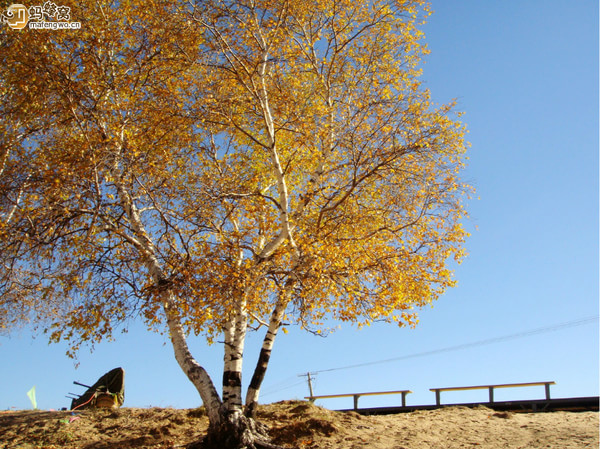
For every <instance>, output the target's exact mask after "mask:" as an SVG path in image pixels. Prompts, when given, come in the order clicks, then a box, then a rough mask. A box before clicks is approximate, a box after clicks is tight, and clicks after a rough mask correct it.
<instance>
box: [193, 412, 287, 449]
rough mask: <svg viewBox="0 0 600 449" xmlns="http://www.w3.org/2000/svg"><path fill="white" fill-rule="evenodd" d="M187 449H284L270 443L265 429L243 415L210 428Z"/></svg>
mask: <svg viewBox="0 0 600 449" xmlns="http://www.w3.org/2000/svg"><path fill="white" fill-rule="evenodd" d="M187 449H284V448H283V447H282V446H277V445H275V444H272V443H271V438H270V437H269V435H268V433H267V427H266V426H265V425H263V424H261V423H259V422H257V421H255V420H254V419H253V418H248V417H246V416H244V415H241V416H237V417H230V418H229V419H226V420H225V421H224V422H223V423H222V424H221V425H220V426H216V427H211V428H209V430H208V434H207V435H206V437H205V438H204V439H203V440H202V441H200V442H198V443H193V444H191V445H189V446H188V447H187Z"/></svg>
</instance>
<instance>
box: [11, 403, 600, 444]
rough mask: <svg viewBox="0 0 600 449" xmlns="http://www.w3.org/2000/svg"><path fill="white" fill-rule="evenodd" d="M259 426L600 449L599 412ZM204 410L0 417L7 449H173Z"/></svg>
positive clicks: (310, 433)
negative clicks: (599, 448)
mask: <svg viewBox="0 0 600 449" xmlns="http://www.w3.org/2000/svg"><path fill="white" fill-rule="evenodd" d="M259 416H260V420H261V421H262V422H264V423H265V424H267V425H268V426H269V428H270V429H271V435H272V436H273V440H274V442H275V443H278V444H280V445H282V446H284V447H289V448H299V449H303V448H315V449H316V448H319V449H359V448H370V449H384V448H385V449H428V448H436V449H437V448H441V449H453V448H489V449H499V448H523V449H524V448H527V449H531V448H556V449H571V448H573V449H575V448H581V449H583V448H589V449H596V448H598V446H599V438H598V424H599V422H598V413H597V412H581V413H573V412H551V413H514V414H513V413H496V412H494V411H493V410H490V409H488V408H485V407H478V408H475V409H469V408H466V407H449V408H444V409H439V410H433V411H417V412H413V413H405V414H397V415H387V416H360V415H358V414H357V413H354V412H348V413H342V412H333V411H330V410H327V409H323V408H320V407H317V406H315V405H313V404H310V403H307V402H299V401H284V402H279V403H276V404H270V405H265V406H262V407H261V409H260V412H259ZM207 425H208V420H207V418H206V416H205V414H204V412H203V409H194V410H178V409H169V408H166V409H164V408H151V409H138V408H122V409H116V410H106V409H101V410H88V411H83V412H80V413H74V414H73V413H71V412H54V411H16V412H12V411H11V412H1V413H0V449H57V448H67V449H109V448H111V449H113V448H122V449H132V448H148V449H159V448H161V449H174V448H186V447H187V446H188V445H189V444H191V443H193V442H194V441H198V440H199V439H201V438H202V436H203V433H204V432H205V430H206V427H207Z"/></svg>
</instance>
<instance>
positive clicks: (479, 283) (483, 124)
mask: <svg viewBox="0 0 600 449" xmlns="http://www.w3.org/2000/svg"><path fill="white" fill-rule="evenodd" d="M432 6H433V9H434V10H435V14H434V15H433V16H432V17H431V18H430V20H429V23H428V24H427V25H426V27H425V31H426V34H427V42H428V45H429V47H430V49H431V52H432V53H431V55H429V56H428V57H427V60H426V61H427V62H426V64H424V75H423V80H424V81H425V83H426V85H427V86H428V87H429V88H430V89H431V91H432V94H433V98H434V100H436V101H437V102H440V103H445V102H448V101H450V100H451V99H452V98H455V97H456V98H457V99H458V109H460V110H463V111H465V112H466V115H465V117H464V121H465V122H466V123H467V124H468V127H469V129H470V134H469V140H470V142H471V144H472V148H471V151H470V153H471V160H470V165H469V168H468V171H467V173H466V178H467V179H468V180H469V181H470V182H471V183H472V184H473V185H475V186H476V188H477V194H478V196H480V197H481V199H480V200H478V201H473V202H472V203H471V204H470V212H471V216H472V218H471V220H470V221H469V223H467V226H468V228H469V229H470V230H471V231H472V233H473V236H472V237H471V238H470V240H469V241H468V243H467V247H468V250H469V253H470V256H469V257H468V259H467V260H466V261H465V262H464V263H463V264H462V265H461V266H459V267H458V269H457V270H456V277H457V279H458V280H459V285H458V287H457V288H455V289H453V290H452V291H449V292H448V293H447V294H446V295H445V296H443V297H442V298H441V299H440V300H439V301H438V302H437V303H436V304H434V308H432V309H427V310H424V311H423V312H422V313H421V322H420V325H419V326H418V327H417V328H416V329H414V330H412V329H398V328H396V327H394V326H388V325H373V326H371V327H370V328H366V329H363V330H361V331H357V330H356V329H355V328H353V327H350V326H348V327H344V328H343V329H341V330H340V331H338V332H336V333H335V334H333V335H330V336H329V337H327V338H321V337H315V336H313V335H310V334H305V333H303V332H302V331H300V330H299V329H291V330H290V333H289V334H288V335H283V334H282V335H280V337H279V339H278V341H277V342H276V344H275V349H274V352H273V358H272V362H271V365H270V368H269V371H268V373H267V379H266V380H265V383H264V389H263V393H264V396H263V397H262V402H274V401H278V400H282V399H292V398H303V397H304V396H306V395H307V394H308V388H307V384H306V380H305V379H304V378H301V377H298V374H301V373H305V372H308V371H310V372H317V371H322V372H320V373H318V374H316V380H315V382H314V388H315V393H316V394H335V393H353V392H364V391H384V390H402V389H410V390H412V391H413V392H414V393H413V394H412V395H410V396H408V403H409V404H413V405H416V404H431V403H433V402H434V395H433V393H432V392H430V391H429V388H432V387H446V386H464V385H480V384H493V383H511V382H529V381H546V380H548V381H556V382H557V385H555V386H553V387H552V390H551V391H552V396H553V397H574V396H595V395H598V366H599V361H598V321H597V320H592V321H591V322H586V323H584V324H581V325H578V326H570V327H561V328H556V329H554V330H553V331H551V332H550V331H548V332H540V333H534V334H532V335H528V336H525V337H523V338H507V339H501V340H500V341H497V342H495V343H490V344H484V345H473V346H469V347H466V348H463V349H456V350H453V351H443V352H436V353H433V354H428V355H427V354H424V353H427V352H430V351H436V350H438V349H444V348H452V347H456V346H460V345H463V344H469V343H473V342H480V341H486V340H490V339H494V338H496V337H504V336H510V335H515V334H520V333H525V332H528V331H532V330H536V329H540V328H548V327H552V326H554V325H559V324H561V323H569V322H573V321H575V320H579V319H582V318H589V317H595V316H597V315H598V2H597V1H596V0H577V1H567V0H519V1H516V0H513V1H501V0H490V1H481V0H452V1H448V0H434V1H433V2H432ZM28 32H32V31H28ZM257 337H258V336H251V338H249V340H248V343H247V353H246V357H247V360H246V363H247V368H248V369H251V368H253V364H254V363H255V360H256V355H257V353H258V338H257ZM191 346H192V349H193V350H194V352H195V354H196V356H197V358H198V360H199V361H200V362H201V363H202V364H203V365H204V366H206V368H207V369H208V370H209V372H210V373H211V374H212V376H213V377H214V379H215V381H216V382H217V383H218V382H219V381H220V378H221V367H222V362H221V358H222V354H221V350H222V348H221V347H220V345H218V344H217V345H215V346H214V347H206V345H205V344H204V343H203V342H202V341H201V340H197V341H196V340H194V341H193V342H192V343H191ZM64 353H65V347H64V346H62V345H52V346H48V345H47V343H46V340H45V339H44V338H43V336H42V337H39V338H37V339H36V340H31V336H30V334H29V333H28V332H27V331H22V332H19V333H16V334H14V335H13V336H11V337H10V338H6V337H0V357H1V360H2V362H1V363H0V385H1V386H0V410H5V409H8V408H10V407H16V408H18V409H23V408H30V407H31V405H30V403H29V400H28V398H27V396H26V392H27V391H28V390H29V389H30V388H31V387H32V386H33V385H35V386H36V388H37V399H38V406H39V407H40V408H43V409H49V408H58V407H61V406H67V405H69V400H68V399H66V398H65V397H64V395H65V394H67V392H70V391H72V392H81V390H82V389H81V388H80V387H77V386H75V385H72V383H71V382H72V381H73V380H79V381H81V382H84V383H93V382H94V381H95V380H96V378H97V377H99V376H100V375H101V374H103V373H104V372H105V371H108V370H109V369H111V368H114V367H117V366H122V367H123V368H125V370H126V399H125V406H129V407H145V406H162V407H166V406H173V407H178V408H187V407H196V406H198V405H200V399H199V397H198V395H197V393H196V392H195V390H194V388H193V387H192V385H191V384H190V383H189V382H188V381H187V379H186V378H185V376H184V375H183V373H182V372H181V371H180V369H179V367H178V366H177V364H176V362H175V360H174V358H173V356H172V351H171V348H170V346H169V344H168V343H166V339H165V338H164V337H161V336H159V335H155V334H148V333H146V332H145V330H144V328H143V326H139V327H138V328H133V329H131V331H130V332H129V333H128V334H125V335H121V336H118V339H117V341H115V342H112V343H102V344H100V345H98V346H97V347H96V349H95V352H94V353H93V354H90V353H89V351H88V350H87V349H83V350H82V352H81V354H80V358H79V362H80V365H79V368H77V369H76V368H75V366H74V363H73V361H71V360H70V359H68V358H67V357H66V356H65V355H64ZM413 354H422V355H421V356H420V357H405V356H410V355H413ZM403 357H404V358H403ZM394 358H395V359H397V360H395V361H390V362H387V363H377V364H369V365H366V366H362V367H357V368H352V369H343V370H335V371H325V370H329V369H332V368H339V367H344V366H351V365H356V364H362V363H367V362H377V361H381V360H387V359H394ZM249 377H250V373H247V374H246V378H245V380H246V381H247V380H248V379H249ZM496 397H497V399H498V400H501V399H505V400H510V399H520V398H541V397H543V388H542V387H537V388H531V389H516V390H515V389H511V390H509V389H506V390H499V391H498V392H497V394H496ZM442 398H443V399H444V400H447V401H448V402H462V401H470V400H473V401H477V400H481V401H485V400H486V398H487V393H486V392H485V391H479V392H477V391H476V392H472V393H468V394H467V393H448V394H447V395H446V397H444V396H443V397H442ZM398 401H399V398H393V397H371V398H366V397H365V398H362V399H361V405H364V406H378V405H384V404H390V403H393V402H396V403H397V402H398ZM320 404H322V405H324V406H327V407H331V408H336V407H351V404H352V399H351V398H346V399H344V400H339V401H334V400H330V401H322V402H320Z"/></svg>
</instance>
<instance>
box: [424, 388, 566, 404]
mask: <svg viewBox="0 0 600 449" xmlns="http://www.w3.org/2000/svg"><path fill="white" fill-rule="evenodd" d="M555 384H556V382H527V383H520V384H499V385H478V386H472V387H445V388H430V389H429V391H434V392H435V404H436V405H441V399H440V394H441V392H442V391H460V390H484V389H487V390H488V391H489V393H490V403H493V402H494V389H495V388H513V387H533V386H537V385H544V387H545V390H546V399H547V400H550V385H555Z"/></svg>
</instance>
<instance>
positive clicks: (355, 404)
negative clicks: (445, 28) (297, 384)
mask: <svg viewBox="0 0 600 449" xmlns="http://www.w3.org/2000/svg"><path fill="white" fill-rule="evenodd" d="M409 393H412V391H410V390H398V391H378V392H371V393H347V394H326V395H323V396H306V397H305V398H304V399H308V400H309V401H311V402H314V401H315V400H316V399H330V398H345V397H353V398H354V410H358V398H360V397H361V396H374V395H380V394H401V395H402V407H406V395H407V394H409Z"/></svg>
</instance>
